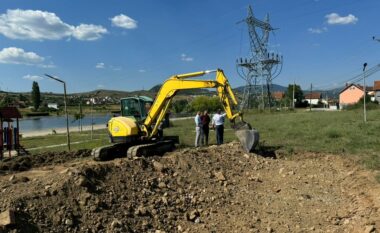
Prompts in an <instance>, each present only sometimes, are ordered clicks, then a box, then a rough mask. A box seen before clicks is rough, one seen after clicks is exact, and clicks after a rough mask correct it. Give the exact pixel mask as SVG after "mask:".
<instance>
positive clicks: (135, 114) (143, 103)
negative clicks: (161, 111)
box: [121, 96, 153, 122]
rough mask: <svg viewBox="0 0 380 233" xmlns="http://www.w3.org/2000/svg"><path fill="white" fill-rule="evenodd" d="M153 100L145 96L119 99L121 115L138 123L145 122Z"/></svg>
mask: <svg viewBox="0 0 380 233" xmlns="http://www.w3.org/2000/svg"><path fill="white" fill-rule="evenodd" d="M152 104H153V100H152V99H151V98H149V97H146V96H137V97H128V98H123V99H121V115H122V116H124V117H129V118H133V119H135V120H136V121H138V122H140V121H143V120H145V118H146V116H147V115H148V112H149V109H150V107H151V106H152Z"/></svg>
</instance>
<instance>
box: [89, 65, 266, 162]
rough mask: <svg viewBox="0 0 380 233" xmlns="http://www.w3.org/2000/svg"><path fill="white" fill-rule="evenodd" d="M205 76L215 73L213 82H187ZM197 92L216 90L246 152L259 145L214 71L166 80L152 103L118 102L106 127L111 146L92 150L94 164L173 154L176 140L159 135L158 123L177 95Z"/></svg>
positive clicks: (228, 89)
mask: <svg viewBox="0 0 380 233" xmlns="http://www.w3.org/2000/svg"><path fill="white" fill-rule="evenodd" d="M209 73H216V78H215V80H202V79H191V78H194V77H199V76H203V75H206V74H209ZM200 88H216V91H217V94H218V96H219V99H220V101H221V103H222V105H223V108H224V111H225V113H226V117H227V118H228V119H229V120H230V122H231V123H232V124H231V125H232V128H233V129H234V130H235V135H236V136H237V138H238V139H239V141H240V143H241V145H242V147H243V149H244V150H245V151H246V152H250V151H252V150H253V149H254V148H255V146H256V145H257V144H258V142H259V133H258V131H257V130H255V129H252V127H251V125H250V124H249V123H247V122H245V121H244V120H243V114H242V112H237V113H233V110H232V106H237V101H236V97H235V95H234V93H233V91H232V89H231V86H230V84H229V82H228V79H227V77H226V76H225V75H224V73H223V70H221V69H217V70H213V71H209V70H208V71H200V72H194V73H187V74H179V75H174V76H172V77H170V78H169V79H167V80H166V81H165V82H164V83H163V85H162V86H161V89H160V90H159V92H158V93H157V95H156V98H155V100H154V101H153V100H152V99H151V98H149V97H144V96H137V97H128V98H123V99H121V116H118V117H113V118H111V119H110V120H109V121H108V126H107V127H108V133H109V136H110V140H111V142H112V143H114V144H113V145H110V146H103V147H99V148H95V149H93V151H92V155H93V156H94V158H95V160H110V159H113V158H116V157H125V156H128V157H130V158H133V157H140V156H150V155H160V154H164V153H165V152H168V151H171V150H173V149H174V148H175V144H176V143H179V138H178V137H177V136H162V135H160V130H161V126H162V121H163V120H164V118H165V115H166V113H167V112H168V110H169V106H170V103H171V102H172V100H173V97H174V96H175V95H176V94H177V92H178V91H181V90H188V89H200Z"/></svg>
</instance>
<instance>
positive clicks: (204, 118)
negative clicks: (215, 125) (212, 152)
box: [201, 110, 211, 146]
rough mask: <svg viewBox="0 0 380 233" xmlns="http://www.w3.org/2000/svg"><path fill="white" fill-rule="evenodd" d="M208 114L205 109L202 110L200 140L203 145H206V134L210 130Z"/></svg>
mask: <svg viewBox="0 0 380 233" xmlns="http://www.w3.org/2000/svg"><path fill="white" fill-rule="evenodd" d="M210 121H211V119H210V116H209V115H208V112H207V110H206V111H204V112H203V115H202V116H201V122H202V137H201V142H202V144H203V145H206V146H208V134H209V131H210V126H209V124H210Z"/></svg>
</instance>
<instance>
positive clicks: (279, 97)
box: [272, 91, 285, 101]
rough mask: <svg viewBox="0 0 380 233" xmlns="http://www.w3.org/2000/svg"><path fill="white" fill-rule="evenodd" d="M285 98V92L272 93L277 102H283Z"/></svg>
mask: <svg viewBox="0 0 380 233" xmlns="http://www.w3.org/2000/svg"><path fill="white" fill-rule="evenodd" d="M284 97H285V92H282V91H275V92H273V93H272V98H273V99H274V100H276V101H281V100H282V99H283V98H284Z"/></svg>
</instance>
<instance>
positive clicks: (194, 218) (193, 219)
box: [187, 210, 200, 222]
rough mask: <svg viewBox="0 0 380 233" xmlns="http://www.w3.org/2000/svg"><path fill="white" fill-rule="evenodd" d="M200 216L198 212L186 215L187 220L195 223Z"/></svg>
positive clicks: (194, 211)
mask: <svg viewBox="0 0 380 233" xmlns="http://www.w3.org/2000/svg"><path fill="white" fill-rule="evenodd" d="M199 216H200V214H199V212H198V210H193V211H191V212H190V213H187V220H189V221H193V222H194V221H195V220H196V219H197V218H198V217H199Z"/></svg>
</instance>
